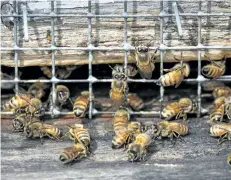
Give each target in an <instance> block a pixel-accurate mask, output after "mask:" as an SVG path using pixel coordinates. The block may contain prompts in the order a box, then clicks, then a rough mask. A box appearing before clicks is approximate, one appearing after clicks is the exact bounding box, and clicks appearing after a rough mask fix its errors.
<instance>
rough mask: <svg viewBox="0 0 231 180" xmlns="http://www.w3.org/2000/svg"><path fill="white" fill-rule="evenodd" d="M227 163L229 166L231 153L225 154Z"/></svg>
mask: <svg viewBox="0 0 231 180" xmlns="http://www.w3.org/2000/svg"><path fill="white" fill-rule="evenodd" d="M227 164H228V165H230V166H231V153H229V154H228V156H227Z"/></svg>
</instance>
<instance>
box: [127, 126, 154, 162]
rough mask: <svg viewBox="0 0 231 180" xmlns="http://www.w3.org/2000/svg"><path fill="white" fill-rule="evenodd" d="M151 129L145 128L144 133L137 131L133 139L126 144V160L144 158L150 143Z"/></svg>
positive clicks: (132, 160)
mask: <svg viewBox="0 0 231 180" xmlns="http://www.w3.org/2000/svg"><path fill="white" fill-rule="evenodd" d="M152 138H153V131H152V130H151V129H149V130H147V131H146V132H145V133H139V134H138V135H137V136H136V137H135V140H134V141H133V142H132V143H130V144H129V145H128V148H127V151H126V152H127V156H128V161H131V162H134V161H140V160H144V159H145V157H146V156H147V148H148V146H149V145H150V144H151V143H152Z"/></svg>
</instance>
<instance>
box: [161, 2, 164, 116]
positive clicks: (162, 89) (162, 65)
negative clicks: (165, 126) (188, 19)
mask: <svg viewBox="0 0 231 180" xmlns="http://www.w3.org/2000/svg"><path fill="white" fill-rule="evenodd" d="M163 9H164V1H163V0H162V1H161V2H160V13H162V12H163ZM163 26H164V20H163V17H160V41H161V44H160V46H162V45H164V35H163V34H164V33H163ZM163 69H164V52H163V51H162V50H160V77H161V76H162V75H163ZM163 97H164V87H163V86H162V84H161V86H160V118H161V111H162V106H163Z"/></svg>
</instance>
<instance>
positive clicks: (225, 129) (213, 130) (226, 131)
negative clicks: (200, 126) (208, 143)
mask: <svg viewBox="0 0 231 180" xmlns="http://www.w3.org/2000/svg"><path fill="white" fill-rule="evenodd" d="M209 131H210V136H212V137H219V140H218V144H222V143H223V142H224V141H230V140H231V124H230V123H224V122H217V123H216V124H214V125H212V126H211V127H210V130H209Z"/></svg>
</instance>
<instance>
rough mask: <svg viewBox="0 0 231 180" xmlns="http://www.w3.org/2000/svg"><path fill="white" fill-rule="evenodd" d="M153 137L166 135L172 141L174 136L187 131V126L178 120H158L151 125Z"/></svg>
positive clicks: (185, 133)
mask: <svg viewBox="0 0 231 180" xmlns="http://www.w3.org/2000/svg"><path fill="white" fill-rule="evenodd" d="M153 130H154V137H155V138H162V137H167V138H170V140H171V141H172V140H173V139H174V138H180V139H181V140H183V139H182V137H181V136H185V135H187V134H188V133H189V129H188V126H186V125H185V124H183V123H179V122H169V121H166V120H163V121H160V122H159V123H157V125H153Z"/></svg>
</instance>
